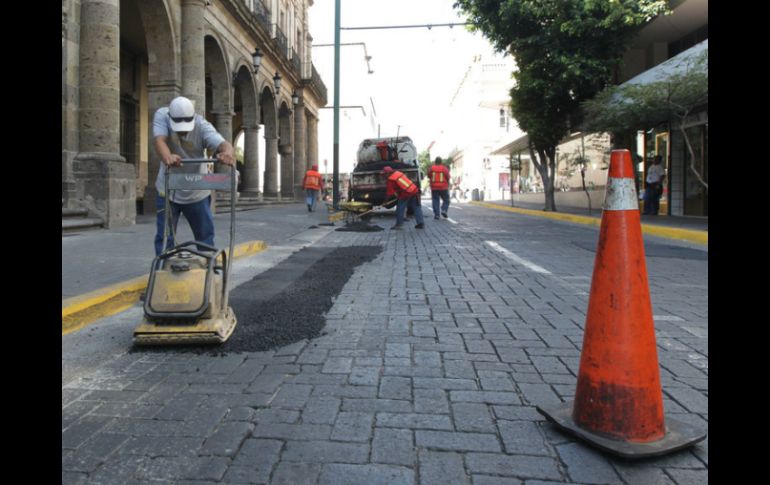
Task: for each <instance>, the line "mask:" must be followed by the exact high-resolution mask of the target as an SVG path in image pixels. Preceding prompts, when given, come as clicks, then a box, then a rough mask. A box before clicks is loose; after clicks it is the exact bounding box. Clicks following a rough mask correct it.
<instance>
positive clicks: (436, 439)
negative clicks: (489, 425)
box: [415, 431, 501, 452]
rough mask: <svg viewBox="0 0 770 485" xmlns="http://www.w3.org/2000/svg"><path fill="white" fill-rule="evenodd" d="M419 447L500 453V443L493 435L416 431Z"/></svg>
mask: <svg viewBox="0 0 770 485" xmlns="http://www.w3.org/2000/svg"><path fill="white" fill-rule="evenodd" d="M415 442H416V443H417V446H418V447H423V448H432V449H437V450H449V451H491V452H499V451H501V449H500V442H499V441H498V439H497V436H495V435H493V434H481V433H464V432H447V431H415Z"/></svg>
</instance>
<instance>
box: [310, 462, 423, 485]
mask: <svg viewBox="0 0 770 485" xmlns="http://www.w3.org/2000/svg"><path fill="white" fill-rule="evenodd" d="M415 483H416V481H415V472H414V470H412V469H409V468H406V467H401V466H394V465H381V464H371V465H345V464H338V463H332V464H327V465H324V466H323V470H322V471H321V476H320V477H319V479H318V485H414V484H415Z"/></svg>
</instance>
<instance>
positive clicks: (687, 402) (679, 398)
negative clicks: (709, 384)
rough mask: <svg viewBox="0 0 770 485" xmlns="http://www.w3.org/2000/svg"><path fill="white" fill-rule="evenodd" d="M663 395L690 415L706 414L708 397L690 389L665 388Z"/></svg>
mask: <svg viewBox="0 0 770 485" xmlns="http://www.w3.org/2000/svg"><path fill="white" fill-rule="evenodd" d="M665 393H666V394H668V395H669V396H671V398H672V399H674V400H675V401H676V402H677V403H678V404H680V405H681V406H682V407H684V408H685V409H686V410H687V411H689V412H691V413H699V414H708V411H709V407H708V405H709V402H708V397H707V396H705V395H704V394H703V393H701V392H699V391H696V390H695V389H691V388H684V387H679V388H670V387H669V388H666V389H665Z"/></svg>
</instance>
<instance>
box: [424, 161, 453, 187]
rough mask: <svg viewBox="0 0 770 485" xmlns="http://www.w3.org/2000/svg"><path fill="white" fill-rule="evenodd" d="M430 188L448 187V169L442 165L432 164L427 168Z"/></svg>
mask: <svg viewBox="0 0 770 485" xmlns="http://www.w3.org/2000/svg"><path fill="white" fill-rule="evenodd" d="M428 174H429V175H430V188H431V190H447V189H449V169H448V168H446V166H444V165H433V166H432V167H430V170H428Z"/></svg>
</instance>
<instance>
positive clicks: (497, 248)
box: [484, 241, 552, 274]
mask: <svg viewBox="0 0 770 485" xmlns="http://www.w3.org/2000/svg"><path fill="white" fill-rule="evenodd" d="M484 243H485V244H486V245H488V246H489V247H491V248H492V249H494V250H495V251H497V252H499V253H502V254H503V255H504V256H505V257H506V258H508V259H510V260H512V261H514V262H516V263H519V264H521V265H523V266H526V267H527V268H529V269H531V270H532V271H534V272H535V273H542V274H552V273H551V272H550V271H548V270H547V269H545V268H542V267H540V266H538V265H536V264H535V263H531V262H529V261H527V260H526V259H522V258H520V257H519V256H516V255H515V254H513V253H512V252H510V251H508V250H507V249H505V248H504V247H502V246H500V245H499V244H497V243H496V242H494V241H484Z"/></svg>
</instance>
